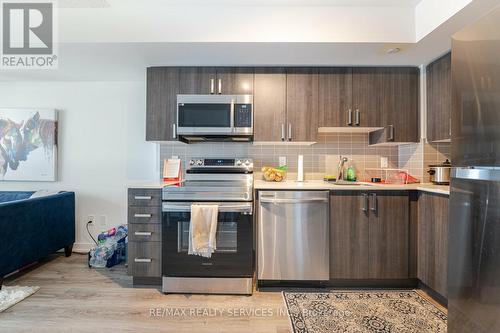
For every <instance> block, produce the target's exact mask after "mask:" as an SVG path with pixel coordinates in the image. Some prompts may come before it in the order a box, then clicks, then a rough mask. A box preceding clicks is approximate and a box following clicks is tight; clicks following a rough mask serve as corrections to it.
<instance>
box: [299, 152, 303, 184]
mask: <svg viewBox="0 0 500 333" xmlns="http://www.w3.org/2000/svg"><path fill="white" fill-rule="evenodd" d="M297 181H298V182H303V181H304V155H299V159H298V161H297Z"/></svg>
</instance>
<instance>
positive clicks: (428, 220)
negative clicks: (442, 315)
mask: <svg viewBox="0 0 500 333" xmlns="http://www.w3.org/2000/svg"><path fill="white" fill-rule="evenodd" d="M448 204H449V198H448V196H445V195H439V194H431V193H420V195H419V198H418V228H417V230H418V231H417V234H418V237H417V238H418V256H417V258H418V259H417V267H418V268H417V277H418V278H419V279H420V281H422V282H423V283H424V284H426V285H427V286H428V287H430V288H431V289H433V290H435V291H437V292H438V293H439V294H440V295H441V296H443V297H447V295H448V291H447V288H448V282H447V280H448Z"/></svg>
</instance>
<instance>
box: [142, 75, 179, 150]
mask: <svg viewBox="0 0 500 333" xmlns="http://www.w3.org/2000/svg"><path fill="white" fill-rule="evenodd" d="M146 75H147V88H146V90H147V93H146V95H147V97H146V141H173V140H176V133H175V127H174V126H175V124H176V113H177V112H176V107H177V94H178V93H179V68H176V67H150V68H148V69H147V74H146Z"/></svg>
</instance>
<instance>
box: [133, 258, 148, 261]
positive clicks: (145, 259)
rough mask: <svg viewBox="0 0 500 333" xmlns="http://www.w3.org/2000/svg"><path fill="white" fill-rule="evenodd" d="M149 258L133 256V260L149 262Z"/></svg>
mask: <svg viewBox="0 0 500 333" xmlns="http://www.w3.org/2000/svg"><path fill="white" fill-rule="evenodd" d="M151 261H152V259H151V258H135V259H134V262H151Z"/></svg>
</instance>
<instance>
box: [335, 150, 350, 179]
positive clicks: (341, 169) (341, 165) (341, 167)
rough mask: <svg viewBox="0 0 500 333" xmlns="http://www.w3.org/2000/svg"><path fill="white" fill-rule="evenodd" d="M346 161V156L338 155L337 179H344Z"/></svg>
mask: <svg viewBox="0 0 500 333" xmlns="http://www.w3.org/2000/svg"><path fill="white" fill-rule="evenodd" d="M347 161H348V159H347V157H342V156H340V161H339V168H338V171H339V173H338V176H337V181H339V180H344V164H345V163H346V162H347Z"/></svg>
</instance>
